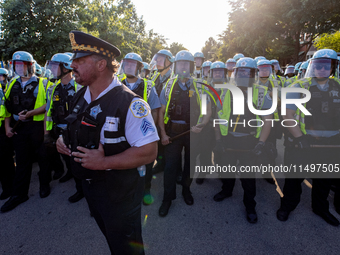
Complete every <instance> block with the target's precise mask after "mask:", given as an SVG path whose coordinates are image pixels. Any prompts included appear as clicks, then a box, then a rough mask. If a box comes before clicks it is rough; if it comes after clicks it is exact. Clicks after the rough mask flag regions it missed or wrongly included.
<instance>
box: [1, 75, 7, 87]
mask: <svg viewBox="0 0 340 255" xmlns="http://www.w3.org/2000/svg"><path fill="white" fill-rule="evenodd" d="M6 83H7V75H5V74H0V84H1V85H2V86H4V85H6Z"/></svg>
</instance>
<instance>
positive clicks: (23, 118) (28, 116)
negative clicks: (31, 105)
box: [18, 110, 33, 120]
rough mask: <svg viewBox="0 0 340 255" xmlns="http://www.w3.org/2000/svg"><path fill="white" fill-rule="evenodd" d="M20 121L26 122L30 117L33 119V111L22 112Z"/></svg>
mask: <svg viewBox="0 0 340 255" xmlns="http://www.w3.org/2000/svg"><path fill="white" fill-rule="evenodd" d="M18 115H19V120H26V119H28V118H30V117H32V116H33V115H32V111H27V110H23V111H21V112H19V114H18Z"/></svg>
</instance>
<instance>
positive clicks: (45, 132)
mask: <svg viewBox="0 0 340 255" xmlns="http://www.w3.org/2000/svg"><path fill="white" fill-rule="evenodd" d="M46 120H47V111H46V112H45V117H44V134H45V135H46V134H48V133H49V131H47V130H46Z"/></svg>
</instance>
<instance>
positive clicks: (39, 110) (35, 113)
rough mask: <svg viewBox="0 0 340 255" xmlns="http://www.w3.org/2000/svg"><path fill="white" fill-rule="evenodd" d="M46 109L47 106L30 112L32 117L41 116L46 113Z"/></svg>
mask: <svg viewBox="0 0 340 255" xmlns="http://www.w3.org/2000/svg"><path fill="white" fill-rule="evenodd" d="M45 108H46V104H44V105H43V106H41V107H39V108H37V109H34V110H32V111H30V115H31V116H34V115H39V114H42V113H45V111H46V109H45Z"/></svg>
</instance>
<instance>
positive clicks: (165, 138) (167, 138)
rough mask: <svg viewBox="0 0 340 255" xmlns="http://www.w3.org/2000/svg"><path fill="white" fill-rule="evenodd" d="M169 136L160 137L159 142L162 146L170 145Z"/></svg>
mask: <svg viewBox="0 0 340 255" xmlns="http://www.w3.org/2000/svg"><path fill="white" fill-rule="evenodd" d="M169 139H170V136H168V135H162V137H161V142H162V144H163V145H168V144H169V143H170V140H169Z"/></svg>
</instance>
